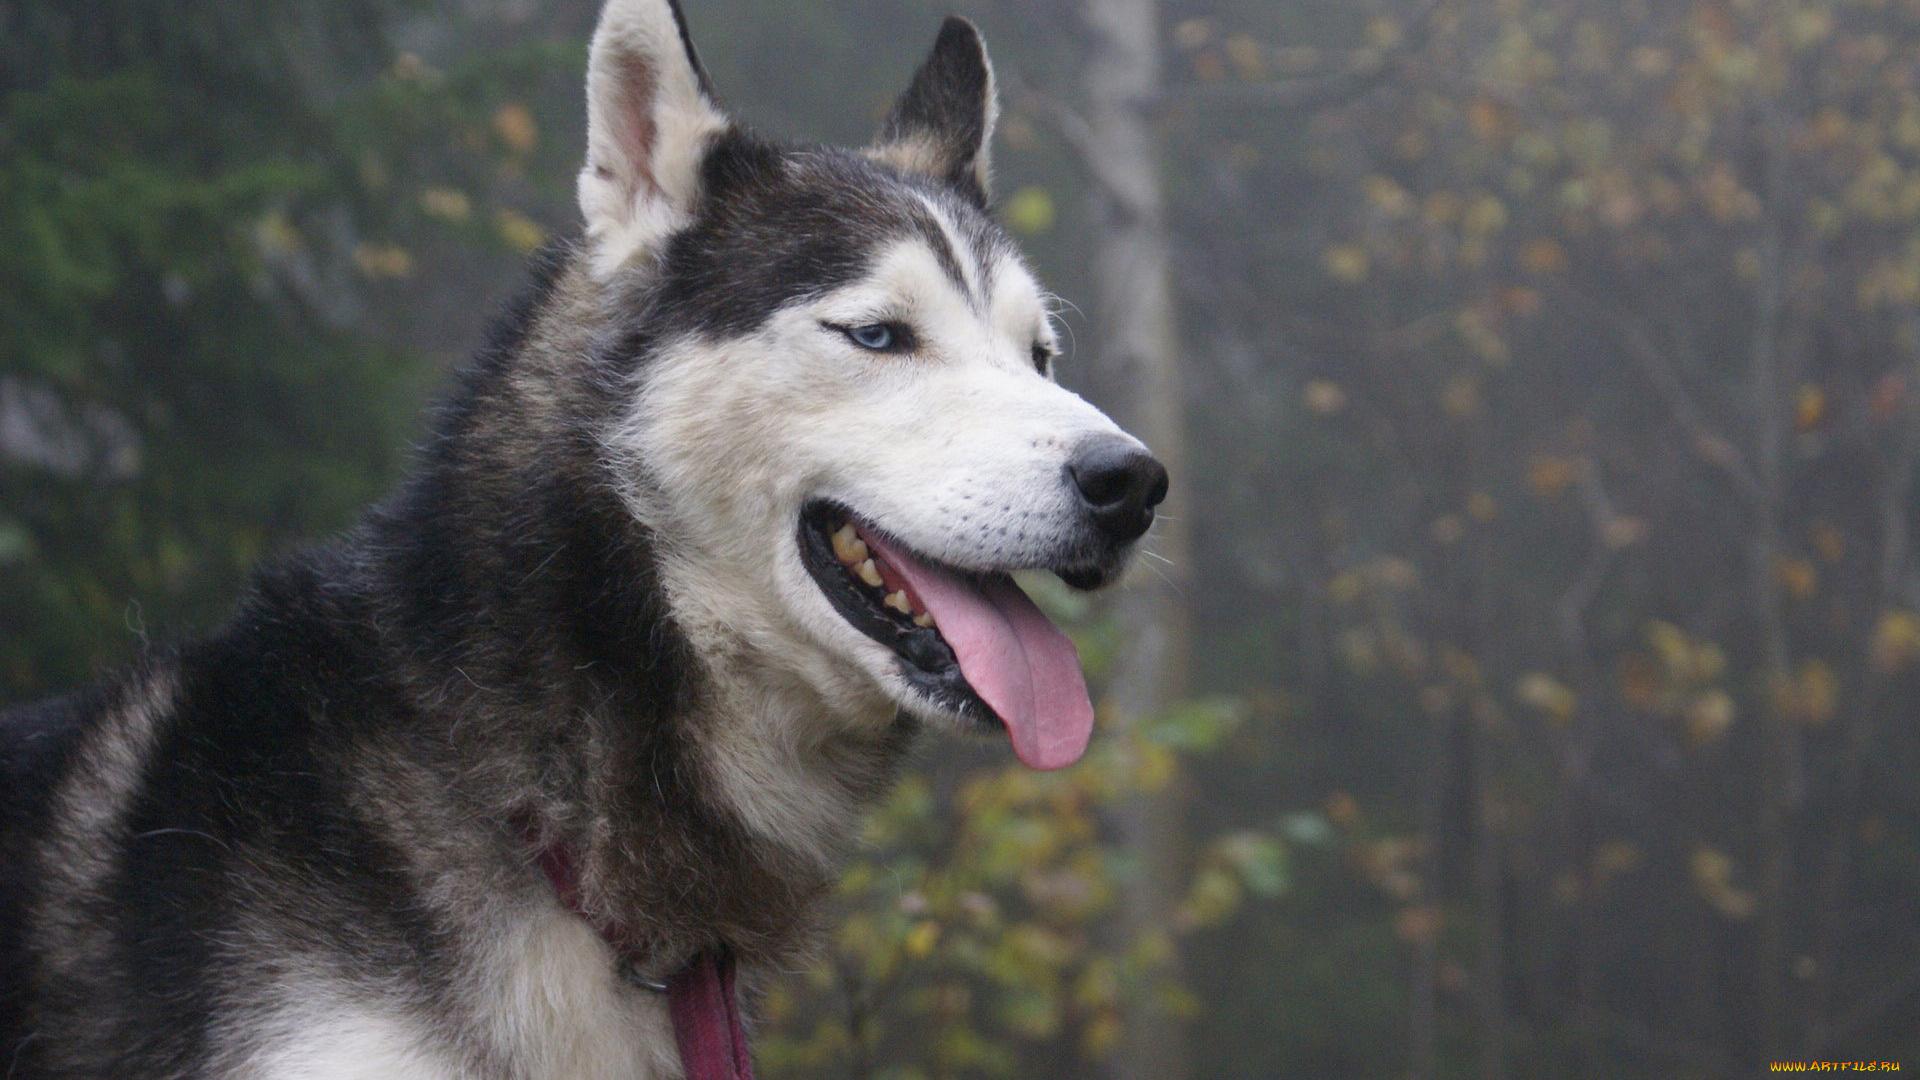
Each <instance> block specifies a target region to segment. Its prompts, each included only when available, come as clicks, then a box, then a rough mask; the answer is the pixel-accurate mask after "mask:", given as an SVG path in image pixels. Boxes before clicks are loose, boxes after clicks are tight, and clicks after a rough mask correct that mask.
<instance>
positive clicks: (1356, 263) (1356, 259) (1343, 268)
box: [1320, 244, 1373, 285]
mask: <svg viewBox="0 0 1920 1080" xmlns="http://www.w3.org/2000/svg"><path fill="white" fill-rule="evenodd" d="M1320 261H1321V264H1322V265H1323V266H1325V267H1326V270H1327V273H1329V274H1331V275H1332V276H1333V278H1334V280H1336V281H1340V282H1343V283H1345V284H1348V285H1358V284H1359V283H1361V282H1363V281H1365V280H1367V274H1368V273H1370V272H1371V271H1372V269H1373V260H1372V259H1371V258H1370V257H1369V256H1368V255H1367V252H1366V249H1365V248H1363V247H1361V246H1359V245H1358V244H1335V245H1333V246H1331V247H1329V248H1327V250H1326V253H1325V254H1323V255H1322V256H1321V260H1320Z"/></svg>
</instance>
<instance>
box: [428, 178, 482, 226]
mask: <svg viewBox="0 0 1920 1080" xmlns="http://www.w3.org/2000/svg"><path fill="white" fill-rule="evenodd" d="M420 208H421V209H423V210H425V211H426V212H427V215H428V216H429V217H436V218H439V219H440V220H442V221H451V222H454V223H456V224H457V223H459V222H463V221H465V220H467V219H468V218H470V217H472V216H473V202H472V201H471V200H470V199H468V198H467V193H466V192H464V191H461V190H459V189H458V188H449V187H430V188H428V189H427V190H425V191H423V192H421V193H420Z"/></svg>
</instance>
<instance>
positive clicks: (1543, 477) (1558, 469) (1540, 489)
mask: <svg viewBox="0 0 1920 1080" xmlns="http://www.w3.org/2000/svg"><path fill="white" fill-rule="evenodd" d="M1579 475H1580V464H1579V462H1576V461H1573V460H1572V459H1569V458H1564V457H1554V456H1551V455H1547V454H1541V455H1538V456H1536V457H1534V458H1533V459H1532V460H1531V461H1529V462H1527V486H1528V487H1531V488H1532V489H1533V490H1534V491H1535V492H1537V493H1539V494H1540V495H1543V496H1546V497H1547V498H1553V497H1554V496H1557V495H1560V494H1562V493H1564V492H1565V491H1566V490H1567V489H1568V488H1569V487H1572V486H1573V482H1574V480H1576V479H1578V478H1579Z"/></svg>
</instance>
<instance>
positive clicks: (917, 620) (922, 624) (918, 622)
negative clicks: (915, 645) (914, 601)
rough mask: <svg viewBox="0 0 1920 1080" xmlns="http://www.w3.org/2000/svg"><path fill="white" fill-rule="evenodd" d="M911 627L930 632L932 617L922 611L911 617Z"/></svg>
mask: <svg viewBox="0 0 1920 1080" xmlns="http://www.w3.org/2000/svg"><path fill="white" fill-rule="evenodd" d="M913 625H915V626H917V627H919V628H920V629H922V630H931V629H933V616H931V615H929V614H927V613H926V612H924V611H923V612H921V613H920V614H918V615H915V616H914V617H913Z"/></svg>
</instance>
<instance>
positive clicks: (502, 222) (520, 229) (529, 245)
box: [493, 209, 547, 252]
mask: <svg viewBox="0 0 1920 1080" xmlns="http://www.w3.org/2000/svg"><path fill="white" fill-rule="evenodd" d="M493 223H494V228H496V229H498V230H499V232H500V239H502V240H505V241H506V242H507V243H508V244H511V245H512V246H513V247H514V248H515V249H516V250H519V251H522V252H531V251H533V250H534V249H535V248H537V247H539V246H540V245H541V244H544V243H546V242H547V230H545V229H543V228H541V227H540V226H539V225H538V224H537V223H536V222H535V221H534V220H533V219H532V218H529V217H527V216H526V215H525V214H522V213H520V212H519V211H517V210H512V209H503V210H501V211H500V212H499V213H498V214H496V215H494V221H493Z"/></svg>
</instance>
